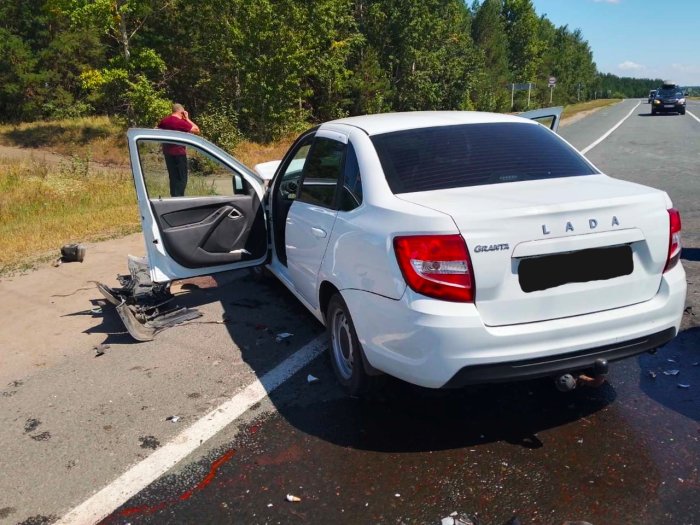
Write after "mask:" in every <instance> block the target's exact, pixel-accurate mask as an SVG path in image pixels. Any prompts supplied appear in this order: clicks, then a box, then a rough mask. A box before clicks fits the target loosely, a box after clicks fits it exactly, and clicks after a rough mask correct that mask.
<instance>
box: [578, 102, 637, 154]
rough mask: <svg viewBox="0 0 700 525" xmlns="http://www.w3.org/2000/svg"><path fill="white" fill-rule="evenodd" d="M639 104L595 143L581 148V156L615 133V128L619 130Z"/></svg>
mask: <svg viewBox="0 0 700 525" xmlns="http://www.w3.org/2000/svg"><path fill="white" fill-rule="evenodd" d="M641 103H642V102H641V101H639V102H637V105H636V106H634V107H633V108H632V109H631V110H630V112H629V113H627V115H625V117H624V118H623V119H622V120H621V121H620V122H618V123H617V124H615V125H614V126H613V127H612V128H610V129H609V130H608V131H606V132H605V134H604V135H603V136H602V137H600V138H599V139H598V140H596V141H595V142H593V143H592V144H589V145H588V146H586V147H585V148H583V149H582V150H581V154H582V155H585V154H586V153H588V152H589V151H591V150H592V149H593V148H595V147H596V146H597V145H598V144H600V143H601V142H603V141H604V140H605V139H607V138H608V137H609V136H610V135H612V132H613V131H615V130H616V129H617V128H619V127H620V126H622V123H623V122H624V121H625V120H627V119H628V118H630V116H631V115H632V113H634V110H635V109H637V108H638V107H639V105H640V104H641Z"/></svg>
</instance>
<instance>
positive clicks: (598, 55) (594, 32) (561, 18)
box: [532, 0, 700, 86]
mask: <svg viewBox="0 0 700 525" xmlns="http://www.w3.org/2000/svg"><path fill="white" fill-rule="evenodd" d="M532 3H533V5H534V6H535V10H536V11H537V14H538V15H547V18H549V20H551V21H552V23H553V24H554V25H556V26H561V25H568V26H569V29H572V30H573V29H576V28H580V29H581V31H582V33H583V37H584V38H585V39H586V40H587V41H588V43H589V45H590V46H591V49H592V51H593V60H594V61H595V62H596V65H597V66H598V71H600V72H602V73H614V74H615V75H618V76H624V77H638V78H661V79H663V80H669V81H671V82H673V83H675V84H681V85H683V86H700V0H673V1H668V2H664V1H659V0H655V1H652V0H532Z"/></svg>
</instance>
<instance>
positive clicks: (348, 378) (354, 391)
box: [326, 294, 370, 396]
mask: <svg viewBox="0 0 700 525" xmlns="http://www.w3.org/2000/svg"><path fill="white" fill-rule="evenodd" d="M326 330H327V331H328V338H329V340H330V348H329V351H330V357H331V364H332V366H333V371H334V372H335V375H336V377H337V379H338V382H339V383H340V384H341V385H342V386H343V388H344V389H345V390H346V391H347V392H348V393H349V394H350V395H351V396H359V395H362V394H365V393H367V392H368V391H369V383H370V378H369V376H368V375H367V373H366V372H365V368H364V365H363V362H362V360H363V356H362V346H361V345H360V341H359V339H358V338H357V333H356V332H355V325H354V324H353V322H352V318H351V317H350V312H349V311H348V307H347V305H346V304H345V301H343V298H342V297H341V296H340V294H335V295H334V296H333V297H331V300H330V301H329V303H328V308H327V310H326Z"/></svg>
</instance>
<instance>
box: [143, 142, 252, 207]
mask: <svg viewBox="0 0 700 525" xmlns="http://www.w3.org/2000/svg"><path fill="white" fill-rule="evenodd" d="M137 147H138V154H139V162H140V163H141V172H142V173H143V177H144V180H145V182H146V190H147V192H148V196H149V198H151V199H158V198H167V197H213V196H217V195H221V196H232V195H239V194H244V195H248V194H250V192H251V191H252V188H251V187H250V185H249V184H248V183H247V182H246V181H245V179H243V178H242V177H241V176H240V175H238V174H237V173H234V172H233V171H232V170H231V169H230V168H229V167H228V166H226V165H224V164H223V163H222V162H220V161H219V160H216V159H214V158H212V157H210V156H209V155H207V154H206V153H205V152H204V151H201V150H199V149H198V148H194V147H192V146H189V145H188V146H185V145H180V144H174V143H169V142H163V141H158V140H139V141H138V142H137Z"/></svg>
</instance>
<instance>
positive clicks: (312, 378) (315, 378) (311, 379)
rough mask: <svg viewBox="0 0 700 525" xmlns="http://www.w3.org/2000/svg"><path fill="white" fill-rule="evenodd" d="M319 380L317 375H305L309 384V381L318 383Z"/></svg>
mask: <svg viewBox="0 0 700 525" xmlns="http://www.w3.org/2000/svg"><path fill="white" fill-rule="evenodd" d="M319 381H320V379H319V378H318V377H316V376H312V375H311V374H309V375H308V376H306V382H307V383H309V384H311V383H318V382H319Z"/></svg>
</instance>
